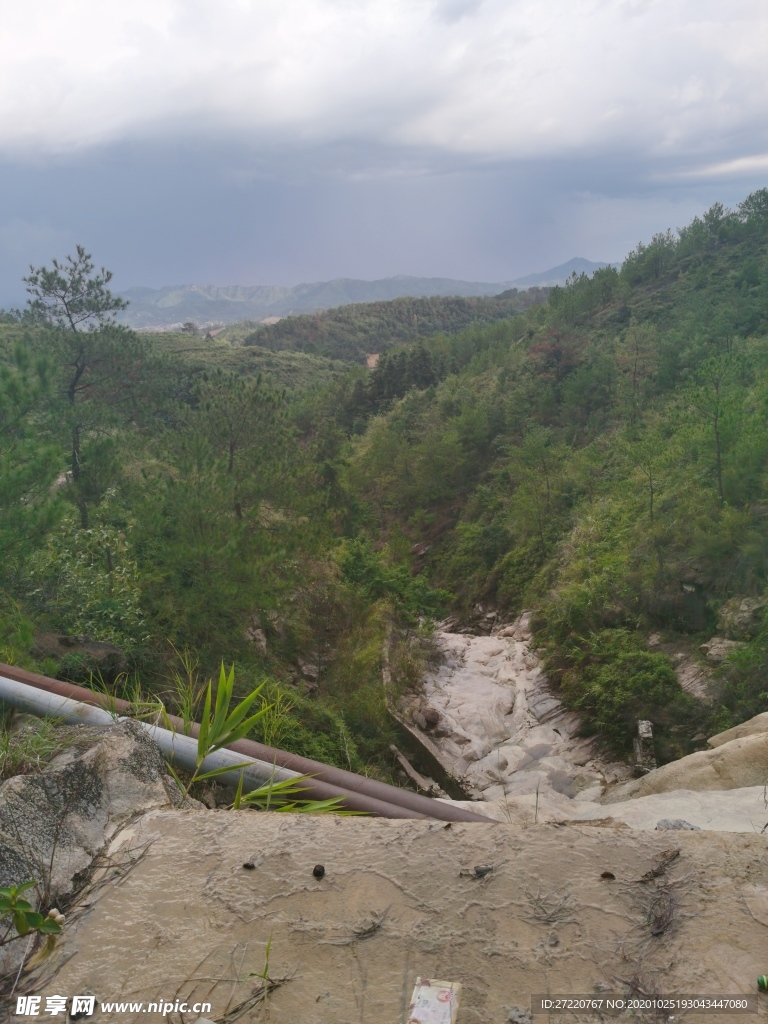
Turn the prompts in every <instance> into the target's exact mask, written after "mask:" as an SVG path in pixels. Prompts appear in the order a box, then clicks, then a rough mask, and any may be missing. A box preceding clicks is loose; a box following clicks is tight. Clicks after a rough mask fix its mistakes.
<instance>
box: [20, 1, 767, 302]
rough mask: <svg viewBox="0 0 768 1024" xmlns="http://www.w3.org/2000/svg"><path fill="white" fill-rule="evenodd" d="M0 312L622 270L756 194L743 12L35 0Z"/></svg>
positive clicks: (756, 85)
mask: <svg viewBox="0 0 768 1024" xmlns="http://www.w3.org/2000/svg"><path fill="white" fill-rule="evenodd" d="M4 28H5V37H6V43H5V47H4V52H3V57H4V60H3V62H1V63H0V186H1V187H2V193H0V302H4V303H6V304H7V303H8V302H9V301H12V300H16V299H18V297H19V287H18V285H17V283H16V282H17V281H18V278H19V276H20V275H21V273H23V271H24V268H25V266H26V264H27V263H28V262H29V261H33V262H39V261H43V260H47V259H49V258H50V256H52V255H54V254H56V253H59V254H61V253H63V252H66V251H69V250H71V249H72V248H73V246H74V244H75V243H76V242H80V241H82V242H83V243H84V244H86V245H87V246H88V247H89V248H90V249H91V250H92V251H93V252H94V254H95V256H96V257H97V259H98V260H99V261H103V262H104V263H106V264H107V265H109V266H111V267H112V268H113V269H114V270H115V271H116V274H117V275H118V276H117V280H118V283H119V285H125V286H126V287H127V286H129V285H132V284H137V283H145V284H152V285H160V284H166V283H172V282H179V283H181V282H189V281H199V282H202V281H211V282H214V283H235V282H240V283H257V282H263V283H269V282H275V283H287V284H290V283H295V282H297V281H299V280H302V279H304V280H307V279H310V280H317V279H321V278H329V277H333V276H337V275H338V276H342V275H343V276H357V277H378V276H386V275H391V274H396V273H413V274H419V275H447V276H448V275H449V276H456V277H463V278H469V279H475V280H481V279H484V280H499V281H501V280H509V279H511V278H513V277H515V276H518V275H519V274H523V273H526V272H528V271H531V270H535V269H542V268H544V267H546V266H549V265H552V264H554V263H559V262H562V261H564V260H565V259H567V258H569V257H570V256H572V255H576V254H578V255H584V256H587V257H589V258H592V259H610V260H615V259H620V258H621V257H622V256H623V255H624V254H625V252H626V251H627V249H628V248H629V247H630V246H632V245H634V244H636V242H637V241H638V240H639V239H640V238H644V237H645V238H647V237H648V236H649V235H650V234H651V233H653V232H654V231H656V230H660V229H663V228H665V227H667V226H671V227H675V226H677V225H681V224H683V223H685V222H686V221H687V220H689V219H690V216H691V215H692V214H693V213H695V212H699V211H701V210H702V209H704V208H706V207H707V206H708V205H710V203H711V202H713V201H714V200H716V199H719V200H721V201H723V202H725V203H735V202H737V201H738V200H739V199H740V198H742V197H743V195H745V194H746V193H747V192H748V191H749V190H750V189H752V188H755V187H759V186H760V185H762V184H763V183H764V182H765V180H766V179H768V126H767V125H766V123H765V117H764V111H765V109H766V107H767V106H768V82H767V80H766V77H765V74H764V66H765V57H766V49H768V45H767V43H766V40H768V31H766V30H767V29H768V10H766V8H765V5H764V3H763V2H762V0H731V2H730V3H729V4H728V5H727V6H726V5H724V4H722V3H721V2H715V0H680V2H679V3H676V4H674V5H669V4H668V3H667V4H665V3H661V2H660V0H575V2H574V0H551V2H550V3H548V4H544V5H542V4H540V3H533V2H528V0H511V2H510V0H423V2H418V0H409V2H405V0H354V2H353V0H294V2H293V3H292V4H285V3H278V2H277V0H259V2H258V3H256V2H255V0H254V2H251V0H218V2H216V3H214V2H213V0H134V3H132V4H131V5H130V7H128V6H127V5H124V4H120V5H118V4H113V3H104V2H103V0H98V2H97V0H78V3H76V4H75V3H74V2H68V0H63V2H62V0H39V2H38V3H37V4H35V5H26V6H22V5H17V8H14V10H13V13H12V14H10V15H9V17H8V19H7V22H6V24H5V26H4Z"/></svg>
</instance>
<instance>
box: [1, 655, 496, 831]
mask: <svg viewBox="0 0 768 1024" xmlns="http://www.w3.org/2000/svg"><path fill="white" fill-rule="evenodd" d="M0 676H5V677H6V678H7V679H11V680H15V681H17V682H20V683H25V684H26V685H28V686H32V687H35V688H37V689H40V690H45V691H47V692H48V693H53V694H58V695H59V696H61V697H69V698H70V699H72V700H76V701H80V702H82V703H86V704H92V705H95V706H97V707H103V706H104V705H105V704H108V705H109V707H110V708H112V707H114V709H115V710H116V711H123V712H126V711H128V710H129V708H130V704H129V703H128V702H127V701H123V700H118V699H117V698H113V697H108V696H107V695H105V694H99V693H94V692H93V691H92V690H89V689H87V688H86V687H84V686H77V685H75V684H74V683H65V682H63V681H62V680H59V679H49V678H48V677H47V676H41V675H39V674H38V673H36V672H29V671H27V670H26V669H21V668H16V667H15V666H12V665H3V664H0ZM0 696H1V695H0ZM168 718H169V721H170V723H171V725H172V726H173V727H174V729H177V730H178V732H181V733H183V732H184V723H183V722H182V721H181V719H179V718H176V717H175V716H173V715H169V716H168ZM198 729H199V726H198V724H197V723H192V725H191V727H190V730H189V731H190V733H191V734H192V736H194V737H196V736H197V733H198ZM228 749H230V750H233V751H236V752H237V753H239V754H245V756H246V757H248V758H253V759H255V760H259V761H264V762H266V763H268V764H269V765H270V766H273V765H275V766H277V767H279V768H284V769H287V770H288V771H292V772H296V773H297V774H300V775H309V776H312V778H309V779H307V780H306V781H305V782H304V783H303V784H302V785H303V786H304V787H306V790H307V796H308V797H309V798H311V799H313V800H326V799H330V798H332V797H342V798H343V799H344V806H345V807H346V808H348V809H349V810H360V811H367V812H368V813H369V814H375V815H377V816H379V817H385V818H436V819H438V820H440V821H466V822H471V821H476V822H483V823H484V824H486V825H487V824H488V822H489V821H490V820H491V819H489V818H488V817H486V816H485V815H483V814H478V813H476V812H475V811H469V810H466V809H465V808H463V807H456V806H455V805H454V804H451V803H448V802H445V801H443V800H434V799H432V798H431V797H428V796H422V795H421V794H420V793H414V792H412V791H411V790H407V789H399V788H398V787H397V786H390V785H388V784H387V783H386V782H379V781H377V780H376V779H369V778H366V777H365V776H363V775H356V774H355V773H354V772H349V771H345V769H343V768H336V767H335V766H333V765H327V764H323V763H322V762H321V761H313V760H311V759H310V758H306V757H301V756H300V755H299V754H291V753H288V752H287V751H285V750H279V749H277V748H276V747H268V746H266V745H265V744H263V743H257V742H256V741H255V740H245V739H243V740H237V742H235V743H232V744H230V745H229V748H228Z"/></svg>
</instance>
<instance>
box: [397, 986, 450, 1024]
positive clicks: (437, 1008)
mask: <svg viewBox="0 0 768 1024" xmlns="http://www.w3.org/2000/svg"><path fill="white" fill-rule="evenodd" d="M460 995H461V985H460V984H459V983H458V982H457V981H436V980H435V979H434V978H433V979H430V978H417V979H416V987H415V988H414V990H413V995H412V996H411V1006H410V1010H409V1016H408V1024H456V1018H457V1016H458V1012H459V996H460Z"/></svg>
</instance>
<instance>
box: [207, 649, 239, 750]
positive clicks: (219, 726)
mask: <svg viewBox="0 0 768 1024" xmlns="http://www.w3.org/2000/svg"><path fill="white" fill-rule="evenodd" d="M234 686H235V666H234V665H233V666H232V668H231V669H230V670H229V674H227V673H225V671H224V662H223V661H222V663H221V668H220V669H219V685H218V686H217V687H216V710H215V711H214V714H213V722H212V723H211V743H216V742H218V740H219V738H220V736H221V734H222V732H223V730H224V723H225V722H226V719H227V711H228V710H229V702H230V700H231V699H232V690H233V689H234Z"/></svg>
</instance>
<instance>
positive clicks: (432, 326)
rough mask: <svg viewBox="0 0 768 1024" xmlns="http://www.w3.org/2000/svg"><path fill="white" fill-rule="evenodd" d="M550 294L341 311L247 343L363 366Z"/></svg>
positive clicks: (296, 319)
mask: <svg viewBox="0 0 768 1024" xmlns="http://www.w3.org/2000/svg"><path fill="white" fill-rule="evenodd" d="M547 294H548V289H545V288H530V289H528V290H527V291H523V292H519V291H517V289H515V288H512V289H510V290H509V291H506V292H502V293H501V294H500V295H497V296H493V297H490V298H461V297H456V296H454V297H451V298H440V297H432V298H424V299H418V298H417V299H413V298H406V299H393V300H391V301H389V302H365V303H356V304H355V305H347V306H339V307H338V308H337V309H329V310H327V311H325V312H322V313H314V314H307V315H304V316H291V317H287V318H286V319H285V320H281V321H280V322H279V323H276V324H265V325H263V326H261V327H259V328H258V329H257V330H256V331H254V332H253V334H251V335H249V336H248V337H247V338H246V339H245V344H246V345H260V346H262V347H263V348H268V349H272V350H275V351H284V350H287V351H291V350H295V351H299V352H309V353H312V354H315V355H322V356H327V357H330V358H331V359H345V360H350V361H353V362H358V363H365V359H366V355H368V354H370V353H380V352H385V351H386V350H387V349H388V348H391V347H392V346H393V345H396V344H398V343H402V342H405V341H411V340H414V339H417V338H425V337H428V336H429V335H432V334H437V333H440V332H442V333H445V334H455V333H457V332H458V331H461V330H463V329H464V328H466V327H468V326H470V325H471V324H477V325H481V324H490V323H493V322H494V321H496V320H501V319H504V318H505V317H509V316H513V315H514V314H515V313H517V312H519V311H521V310H524V309H527V308H528V307H529V306H531V305H533V304H535V303H537V302H543V301H545V300H546V297H547Z"/></svg>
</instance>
